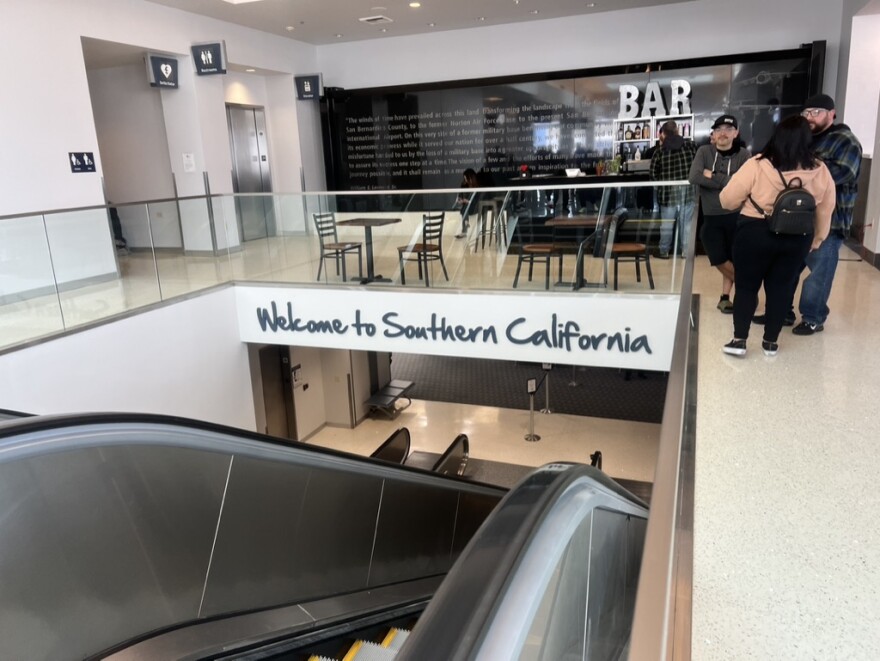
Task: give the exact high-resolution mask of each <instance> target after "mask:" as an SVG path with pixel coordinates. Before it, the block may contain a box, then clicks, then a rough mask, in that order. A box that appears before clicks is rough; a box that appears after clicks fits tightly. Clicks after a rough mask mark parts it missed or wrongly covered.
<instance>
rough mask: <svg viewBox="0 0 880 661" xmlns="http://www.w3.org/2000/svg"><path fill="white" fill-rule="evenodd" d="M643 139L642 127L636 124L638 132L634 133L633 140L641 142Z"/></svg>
mask: <svg viewBox="0 0 880 661" xmlns="http://www.w3.org/2000/svg"><path fill="white" fill-rule="evenodd" d="M641 139H642V127H641V126H639V125H638V124H636V130H635V131H633V140H641Z"/></svg>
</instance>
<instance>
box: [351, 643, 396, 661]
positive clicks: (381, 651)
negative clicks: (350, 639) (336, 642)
mask: <svg viewBox="0 0 880 661" xmlns="http://www.w3.org/2000/svg"><path fill="white" fill-rule="evenodd" d="M358 642H362V641H358ZM352 649H354V648H353V647H352ZM349 654H351V652H349ZM349 654H346V655H345V661H391V660H392V659H394V657H395V656H397V650H391V649H388V648H387V647H382V646H381V645H377V644H376V643H368V642H364V643H363V644H362V645H361V646H360V648H359V649H358V650H357V652H355V654H354V656H349Z"/></svg>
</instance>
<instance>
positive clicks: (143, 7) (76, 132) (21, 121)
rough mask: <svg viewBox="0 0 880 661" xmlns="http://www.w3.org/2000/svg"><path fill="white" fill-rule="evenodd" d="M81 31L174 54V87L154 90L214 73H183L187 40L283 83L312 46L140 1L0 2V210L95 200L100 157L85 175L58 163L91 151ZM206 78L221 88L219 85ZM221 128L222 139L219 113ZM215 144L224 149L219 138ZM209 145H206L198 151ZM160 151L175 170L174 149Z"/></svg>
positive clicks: (304, 66) (302, 66) (93, 138)
mask: <svg viewBox="0 0 880 661" xmlns="http://www.w3.org/2000/svg"><path fill="white" fill-rule="evenodd" d="M83 36H85V37H91V38H95V39H103V40H106V41H114V42H119V43H124V44H131V45H135V46H138V47H143V48H144V50H145V51H146V50H153V51H160V52H167V53H177V54H179V55H180V56H181V65H180V72H181V90H175V91H171V90H163V91H162V92H161V93H160V94H162V95H163V96H164V95H168V94H173V93H179V92H182V91H183V88H184V87H185V86H193V85H196V84H197V85H198V86H199V88H202V87H205V86H209V85H211V84H212V83H211V82H209V80H207V79H210V78H219V76H213V77H212V76H203V77H202V78H203V80H199V81H197V83H196V82H194V81H193V80H192V78H194V77H193V76H191V75H187V71H189V72H191V71H192V65H191V62H190V61H189V56H188V53H189V48H190V45H191V44H193V43H197V42H204V41H211V40H214V39H225V40H226V45H227V53H228V55H229V60H230V61H231V62H233V63H236V64H244V65H249V66H254V67H257V68H262V69H268V70H272V71H279V72H284V73H286V74H290V75H291V84H292V74H294V73H298V72H312V71H315V70H316V62H315V57H316V55H315V48H314V47H313V46H310V45H308V44H303V43H300V42H296V41H293V40H290V39H286V38H283V37H276V36H273V35H269V34H266V33H261V32H257V31H255V30H250V29H247V28H243V27H240V26H236V25H232V24H228V23H224V22H221V21H216V20H213V19H208V18H205V17H202V16H198V15H196V14H191V13H186V12H181V11H177V10H174V9H170V8H168V7H164V6H161V5H158V4H154V3H151V2H145V1H143V0H127V1H126V2H119V1H118V0H77V1H76V2H70V1H69V0H28V2H10V1H8V0H5V1H4V2H3V7H2V20H0V44H2V45H3V51H2V52H3V53H4V55H5V56H6V57H5V60H7V64H10V63H12V62H14V66H7V67H5V68H4V86H5V88H6V89H10V90H13V89H14V90H19V93H20V96H19V98H17V99H16V101H17V102H16V103H6V104H3V108H2V110H0V113H2V116H0V119H2V123H3V126H5V127H15V129H14V130H7V132H6V133H4V136H3V137H4V142H3V148H4V153H6V154H10V153H11V154H15V155H16V157H15V158H14V159H11V158H4V159H0V181H2V182H3V195H2V196H0V215H3V214H14V213H26V212H28V211H33V210H40V209H57V208H70V207H78V206H87V205H91V204H102V203H103V195H102V191H101V183H100V179H101V176H102V174H103V163H102V162H101V160H100V159H98V161H97V165H98V168H97V170H98V171H97V172H96V173H94V174H72V173H71V172H70V166H69V162H68V160H67V152H69V151H93V152H96V153H97V152H98V151H99V149H98V141H97V135H96V132H95V123H94V119H93V115H92V108H91V100H90V98H89V90H88V81H87V78H86V70H85V64H84V62H83V57H82V44H81V41H80V39H81V37H83ZM214 84H219V85H220V86H221V89H222V82H219V81H218V82H217V83H214ZM221 98H222V97H221ZM195 107H196V108H199V109H200V110H201V109H202V108H203V107H204V106H202V105H199V104H198V103H197V104H196V105H195ZM221 111H222V108H221ZM166 116H167V113H166ZM222 126H223V136H224V141H225V140H226V137H225V136H226V130H225V118H224V121H223V124H222ZM202 139H203V140H204V139H205V136H202ZM222 146H223V149H224V150H225V152H227V154H228V150H229V148H228V144H223V145H222ZM212 147H214V144H213V143H212V142H209V143H208V145H207V146H206V150H205V151H206V153H205V156H206V157H210V156H211V155H210V154H209V153H207V152H208V150H209V149H211V148H212ZM169 153H170V157H171V162H172V167H174V166H175V163H176V161H177V160H179V159H180V154H178V153H175V151H174V150H169ZM227 158H228V155H227ZM203 165H204V166H206V167H201V166H203ZM199 166H200V168H199V172H201V170H202V169H208V171H211V168H212V166H213V162H212V161H211V160H208V162H207V163H200V164H199ZM221 169H222V167H221ZM174 171H175V172H177V169H175V170H174ZM226 172H227V174H226V177H227V178H228V168H227V169H226ZM200 176H201V175H200V174H199V177H200ZM178 183H180V182H178ZM219 192H223V191H219Z"/></svg>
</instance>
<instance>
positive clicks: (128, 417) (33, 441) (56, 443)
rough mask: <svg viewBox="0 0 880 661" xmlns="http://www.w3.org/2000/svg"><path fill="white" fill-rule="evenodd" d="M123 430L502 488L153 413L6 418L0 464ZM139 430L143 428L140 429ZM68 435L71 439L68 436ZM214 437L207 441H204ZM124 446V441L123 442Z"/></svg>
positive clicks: (101, 441)
mask: <svg viewBox="0 0 880 661" xmlns="http://www.w3.org/2000/svg"><path fill="white" fill-rule="evenodd" d="M113 426H128V431H132V430H134V429H136V428H138V426H140V427H143V428H144V429H146V428H147V427H148V426H155V427H158V428H167V429H169V430H172V431H173V430H175V429H176V430H178V431H184V430H188V431H192V432H199V434H194V435H193V437H192V438H185V437H182V436H181V437H178V438H175V439H174V440H173V441H170V443H171V444H173V445H176V446H179V447H192V448H201V449H211V450H214V451H216V450H227V451H229V452H235V453H241V454H245V455H250V456H261V457H267V456H271V457H272V458H282V459H284V458H287V459H292V458H295V457H300V458H302V457H308V459H309V462H310V463H315V464H317V465H322V464H324V465H326V464H328V463H337V462H339V461H344V462H346V463H349V464H351V465H353V466H355V465H356V466H357V469H358V470H359V471H361V472H363V473H365V474H371V475H382V474H384V471H387V470H391V471H393V475H394V476H395V477H397V478H401V479H403V478H404V477H405V475H406V473H411V474H412V475H411V476H410V477H411V479H415V480H419V481H424V480H425V479H429V481H431V479H436V480H444V481H447V482H446V483H447V484H448V483H449V482H448V481H455V482H456V488H462V489H464V490H466V491H473V492H475V493H492V494H493V495H494V494H498V495H499V496H500V495H503V494H504V493H505V492H506V491H507V489H505V488H503V487H499V486H497V485H492V484H484V483H481V482H476V481H474V480H465V479H463V478H461V477H459V476H457V475H441V474H439V473H431V471H429V470H425V469H422V468H416V467H413V466H407V465H393V466H392V465H388V466H383V465H381V464H379V463H377V462H376V461H375V460H373V459H371V458H369V457H364V456H360V455H355V454H350V453H348V452H342V451H340V450H334V449H331V448H324V447H320V446H316V445H311V444H306V443H301V442H299V441H290V440H283V439H279V438H277V437H274V436H267V435H265V434H260V433H258V432H253V431H248V430H244V429H240V428H237V427H229V426H227V425H221V424H217V423H213V422H206V421H203V420H195V419H191V418H184V417H181V416H169V415H158V414H153V413H77V414H58V415H46V416H32V417H27V418H21V419H19V420H8V421H5V422H4V423H3V424H2V425H0V462H4V461H10V460H13V459H17V458H20V457H21V456H24V455H34V454H39V453H41V452H47V451H57V450H69V449H73V448H75V447H77V446H82V447H85V446H86V445H88V446H99V445H116V444H119V443H120V441H118V440H115V439H114V438H113V437H112V436H111V435H106V434H103V435H98V436H97V437H88V436H86V435H85V434H77V435H75V436H76V438H64V439H61V438H60V437H59V438H58V439H56V440H53V441H52V442H48V443H47V442H44V441H39V440H37V439H39V437H40V435H41V434H43V433H46V432H59V430H63V429H67V430H71V431H72V430H74V429H79V428H87V427H107V428H110V427H113ZM142 431H143V430H142ZM70 436H74V435H73V434H71V435H70ZM209 438H214V439H215V441H214V442H213V443H211V442H209V441H208V440H207V439H209ZM126 442H127V441H126ZM142 442H143V443H156V444H168V443H169V441H168V440H166V439H159V438H157V439H151V440H150V441H146V440H145V441H142ZM428 476H431V478H428Z"/></svg>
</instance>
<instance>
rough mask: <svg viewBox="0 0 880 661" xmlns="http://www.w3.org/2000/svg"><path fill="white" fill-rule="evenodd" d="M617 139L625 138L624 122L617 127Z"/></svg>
mask: <svg viewBox="0 0 880 661" xmlns="http://www.w3.org/2000/svg"><path fill="white" fill-rule="evenodd" d="M617 139H618V140H623V124H621V125H620V126H618V127H617Z"/></svg>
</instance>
